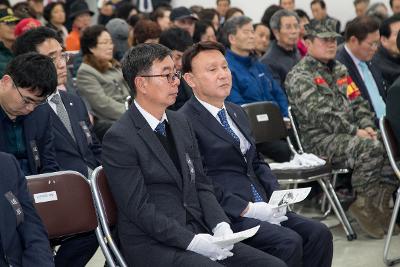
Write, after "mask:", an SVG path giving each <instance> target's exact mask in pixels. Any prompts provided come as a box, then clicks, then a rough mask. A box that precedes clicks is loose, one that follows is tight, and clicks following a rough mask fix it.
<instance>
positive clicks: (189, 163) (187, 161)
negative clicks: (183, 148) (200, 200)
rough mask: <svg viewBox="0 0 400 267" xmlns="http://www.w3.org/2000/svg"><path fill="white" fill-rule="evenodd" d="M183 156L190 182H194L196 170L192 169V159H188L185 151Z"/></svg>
mask: <svg viewBox="0 0 400 267" xmlns="http://www.w3.org/2000/svg"><path fill="white" fill-rule="evenodd" d="M185 158H186V163H187V165H188V168H189V174H190V182H191V183H194V180H195V178H196V172H195V171H194V166H193V161H192V160H191V159H190V157H189V154H188V153H185Z"/></svg>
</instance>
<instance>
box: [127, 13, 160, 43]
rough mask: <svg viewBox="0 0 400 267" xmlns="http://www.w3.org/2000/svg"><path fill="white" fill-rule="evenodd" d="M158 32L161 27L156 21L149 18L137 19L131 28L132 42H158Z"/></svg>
mask: <svg viewBox="0 0 400 267" xmlns="http://www.w3.org/2000/svg"><path fill="white" fill-rule="evenodd" d="M160 34H161V28H160V26H158V24H157V23H156V22H154V21H151V20H149V19H142V20H139V21H138V23H136V25H135V28H134V30H133V37H134V40H135V41H134V44H135V45H138V44H143V43H146V44H149V43H158V40H159V39H160Z"/></svg>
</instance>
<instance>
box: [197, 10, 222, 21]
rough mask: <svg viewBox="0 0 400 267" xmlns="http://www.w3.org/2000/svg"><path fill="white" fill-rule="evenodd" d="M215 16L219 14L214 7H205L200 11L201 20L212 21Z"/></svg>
mask: <svg viewBox="0 0 400 267" xmlns="http://www.w3.org/2000/svg"><path fill="white" fill-rule="evenodd" d="M215 16H218V18H219V15H218V12H217V10H215V9H214V8H204V9H202V10H201V11H200V12H199V20H204V21H209V22H212V20H213V19H214V17H215Z"/></svg>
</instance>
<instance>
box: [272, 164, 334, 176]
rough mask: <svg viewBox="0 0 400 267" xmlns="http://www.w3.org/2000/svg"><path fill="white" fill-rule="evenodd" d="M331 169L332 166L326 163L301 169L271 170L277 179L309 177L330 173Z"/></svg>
mask: <svg viewBox="0 0 400 267" xmlns="http://www.w3.org/2000/svg"><path fill="white" fill-rule="evenodd" d="M331 171H332V166H331V164H329V163H326V164H325V165H323V166H318V167H310V168H304V169H303V168H301V169H287V170H272V172H273V173H274V174H275V176H276V178H277V179H278V180H287V179H309V178H311V177H314V176H319V175H323V174H327V175H328V174H330V173H331Z"/></svg>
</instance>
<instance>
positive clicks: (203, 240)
mask: <svg viewBox="0 0 400 267" xmlns="http://www.w3.org/2000/svg"><path fill="white" fill-rule="evenodd" d="M212 231H213V233H214V235H210V234H197V235H195V236H194V238H193V239H192V241H191V242H190V244H189V246H188V247H187V250H190V251H193V252H196V253H198V254H201V255H203V256H205V257H207V258H209V259H211V260H213V261H216V260H224V259H226V258H228V257H231V256H233V253H232V252H231V250H232V249H233V245H230V246H228V247H221V246H219V245H217V244H214V240H215V238H216V237H223V236H229V235H231V234H233V231H232V229H231V227H230V225H229V224H228V223H226V222H221V223H219V224H217V226H216V227H215V228H214V229H213V230H212Z"/></svg>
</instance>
